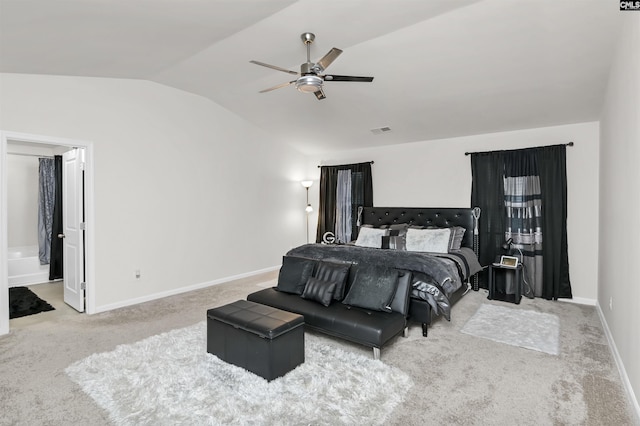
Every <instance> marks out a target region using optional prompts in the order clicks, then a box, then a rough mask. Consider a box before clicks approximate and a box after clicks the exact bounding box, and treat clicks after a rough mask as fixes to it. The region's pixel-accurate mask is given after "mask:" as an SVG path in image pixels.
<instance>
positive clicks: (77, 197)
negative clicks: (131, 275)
mask: <svg viewBox="0 0 640 426" xmlns="http://www.w3.org/2000/svg"><path fill="white" fill-rule="evenodd" d="M62 164H63V165H62V232H63V234H62V235H61V236H60V237H62V238H64V240H63V241H64V244H63V252H62V256H63V259H64V262H63V264H64V271H63V274H64V275H63V276H64V301H65V303H66V304H67V305H69V306H71V307H72V308H74V309H75V310H76V311H78V312H84V291H85V288H84V286H85V284H84V212H83V210H84V209H83V206H84V190H83V175H82V170H83V168H84V149H83V148H74V149H73V150H71V151H67V152H65V153H64V154H62Z"/></svg>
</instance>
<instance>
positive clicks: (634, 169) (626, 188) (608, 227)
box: [598, 13, 640, 421]
mask: <svg viewBox="0 0 640 426" xmlns="http://www.w3.org/2000/svg"><path fill="white" fill-rule="evenodd" d="M624 20H625V25H624V26H623V31H622V35H621V37H620V41H619V43H618V44H617V48H618V49H617V52H616V55H615V59H614V61H613V65H612V67H611V74H610V76H609V85H608V88H607V96H606V100H605V104H604V108H603V110H602V119H601V125H600V140H601V145H600V194H601V199H600V244H599V253H600V255H599V274H598V283H599V284H598V304H599V306H600V308H601V310H602V313H603V314H604V318H605V321H606V323H607V325H608V327H609V330H610V332H611V336H612V337H613V340H614V342H615V347H616V348H617V352H618V354H619V357H620V360H621V361H622V363H623V364H624V367H625V369H626V373H627V376H628V380H629V382H628V384H629V385H630V386H631V387H632V388H633V390H634V391H633V392H634V393H635V395H636V400H635V404H636V412H638V413H640V407H639V403H638V397H640V362H638V360H640V327H639V324H640V309H639V307H640V284H638V269H637V268H638V261H639V260H640V245H638V241H640V227H638V226H637V224H636V223H635V221H636V220H638V218H639V217H640V49H638V46H639V45H640V14H638V13H631V14H626V15H625V17H624ZM610 301H612V308H610V307H609V302H610ZM638 421H640V418H639V419H638Z"/></svg>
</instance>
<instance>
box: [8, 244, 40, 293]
mask: <svg viewBox="0 0 640 426" xmlns="http://www.w3.org/2000/svg"><path fill="white" fill-rule="evenodd" d="M7 266H8V270H9V287H16V286H21V285H31V284H38V283H44V282H49V265H41V264H40V258H39V256H38V246H26V247H9V250H8V257H7Z"/></svg>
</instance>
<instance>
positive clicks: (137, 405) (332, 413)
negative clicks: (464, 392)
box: [65, 321, 413, 425]
mask: <svg viewBox="0 0 640 426" xmlns="http://www.w3.org/2000/svg"><path fill="white" fill-rule="evenodd" d="M329 343H333V344H329ZM65 372H66V373H67V375H68V376H69V377H70V378H71V379H72V380H73V381H75V382H76V383H78V384H79V385H80V386H81V387H82V389H83V390H84V392H86V393H87V394H88V395H89V396H91V397H92V398H93V399H94V400H95V401H96V402H97V403H98V405H100V406H101V407H102V408H104V409H105V410H106V411H107V412H108V413H109V415H110V417H111V420H113V422H114V423H116V424H118V425H222V424H224V425H229V424H237V425H291V424H304V425H309V424H313V425H337V424H345V425H346V424H349V425H353V424H383V423H384V422H385V420H386V419H387V417H388V415H389V414H391V412H392V411H393V409H394V407H396V405H398V404H399V403H400V402H402V400H403V399H404V397H405V394H406V393H407V391H408V390H409V389H410V388H411V387H412V385H413V382H412V380H411V378H410V377H409V376H408V375H407V374H406V373H404V372H403V371H401V370H399V369H398V368H395V367H392V366H389V365H386V364H384V363H383V362H382V361H379V360H374V359H373V354H371V356H370V357H366V356H364V355H362V354H354V353H351V352H348V351H346V350H343V349H341V348H339V347H337V346H336V345H335V343H334V342H331V341H329V340H327V339H326V338H322V337H318V336H315V335H310V334H306V335H305V362H304V363H303V364H301V365H300V366H298V367H297V368H296V369H294V370H293V371H291V372H289V373H288V374H286V375H285V376H283V377H280V378H278V379H275V380H273V381H271V382H267V380H265V379H263V378H262V377H259V376H257V375H255V374H253V373H250V372H248V371H246V370H244V369H242V368H239V367H236V366H234V365H231V364H227V363H225V362H223V361H221V360H220V359H218V358H217V357H216V356H214V355H211V354H209V353H207V348H206V323H205V322H204V321H203V322H201V323H198V324H196V325H194V326H191V327H186V328H182V329H177V330H172V331H170V332H167V333H163V334H159V335H156V336H152V337H149V338H147V339H144V340H141V341H139V342H137V343H133V344H128V345H120V346H117V347H116V348H115V349H114V350H113V351H111V352H105V353H97V354H93V355H91V356H89V357H87V358H85V359H83V360H80V361H78V362H75V363H74V364H72V365H70V366H69V367H67V368H66V370H65Z"/></svg>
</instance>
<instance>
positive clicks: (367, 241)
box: [356, 226, 387, 248]
mask: <svg viewBox="0 0 640 426" xmlns="http://www.w3.org/2000/svg"><path fill="white" fill-rule="evenodd" d="M386 234H387V230H386V229H380V228H366V227H364V226H363V227H362V228H360V232H359V233H358V239H357V240H356V245H357V246H360V247H372V248H380V247H382V237H384V236H385V235H386Z"/></svg>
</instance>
